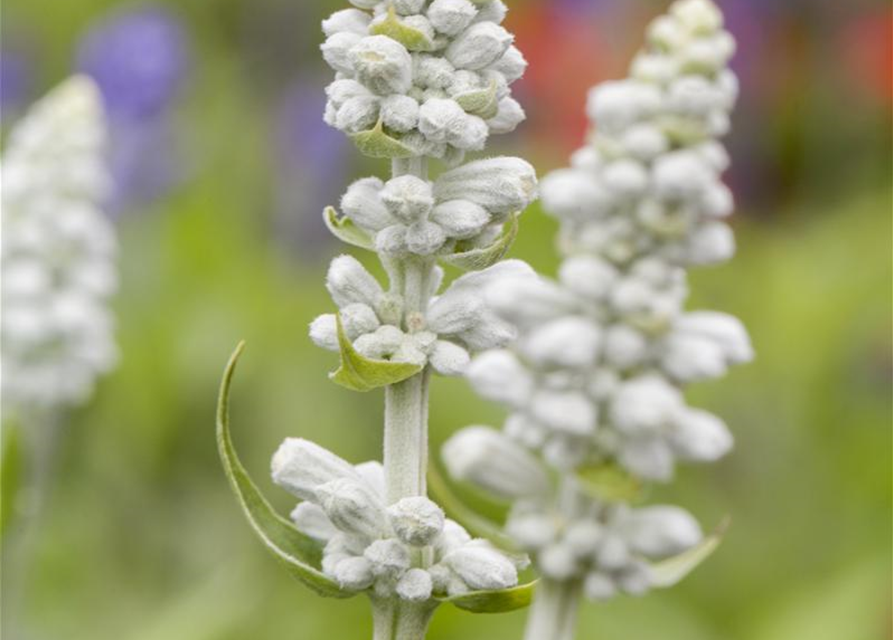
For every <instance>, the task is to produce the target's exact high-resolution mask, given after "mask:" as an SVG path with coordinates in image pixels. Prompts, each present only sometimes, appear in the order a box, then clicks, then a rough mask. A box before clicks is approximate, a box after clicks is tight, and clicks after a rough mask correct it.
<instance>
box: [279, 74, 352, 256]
mask: <svg viewBox="0 0 893 640" xmlns="http://www.w3.org/2000/svg"><path fill="white" fill-rule="evenodd" d="M324 108H325V93H324V91H323V88H322V85H321V84H320V85H317V84H315V83H313V82H307V81H306V80H298V81H295V82H294V83H293V84H292V85H291V86H290V87H289V88H288V89H287V90H286V91H285V94H284V95H283V97H282V98H281V100H280V102H279V105H278V107H277V110H278V112H277V115H276V118H275V122H274V127H275V129H274V131H273V139H274V145H275V153H276V161H275V166H276V170H277V175H276V180H277V184H276V212H275V225H276V227H277V235H280V236H285V237H286V238H288V239H289V240H290V241H292V242H293V243H294V244H295V245H297V246H298V247H299V248H300V249H301V250H302V253H306V252H310V251H314V250H315V249H320V248H324V247H325V240H326V239H327V238H329V233H328V231H327V230H326V228H325V225H324V224H323V221H322V210H323V208H325V207H326V206H327V205H330V204H331V205H337V203H338V200H339V198H340V196H341V188H342V185H343V184H344V181H345V180H346V175H347V170H348V169H349V166H348V165H349V162H350V160H349V154H348V144H347V142H346V141H345V139H344V136H342V135H341V134H339V132H338V131H336V130H335V129H332V128H331V127H329V126H327V125H326V124H325V123H323V120H322V112H323V110H324ZM320 240H323V242H320Z"/></svg>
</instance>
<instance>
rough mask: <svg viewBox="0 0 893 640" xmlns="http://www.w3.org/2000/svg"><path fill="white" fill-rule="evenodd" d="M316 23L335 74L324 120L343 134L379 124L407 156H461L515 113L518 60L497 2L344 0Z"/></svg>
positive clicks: (517, 117)
mask: <svg viewBox="0 0 893 640" xmlns="http://www.w3.org/2000/svg"><path fill="white" fill-rule="evenodd" d="M351 3H352V4H353V5H354V6H355V7H356V8H352V9H344V10H342V11H337V12H335V13H334V14H332V16H331V17H330V18H329V19H327V20H325V21H324V22H323V31H324V32H325V34H326V36H327V39H326V41H325V43H324V44H323V45H322V53H323V57H324V58H325V60H326V62H327V63H328V64H329V66H330V67H332V69H334V70H335V71H336V72H337V76H336V79H335V81H334V82H333V83H332V84H331V85H329V87H328V89H327V90H326V93H327V95H328V99H329V101H328V104H327V106H326V113H325V120H326V122H327V123H328V124H330V125H331V126H333V127H336V128H337V129H339V130H341V131H344V132H345V133H348V134H357V133H360V132H363V131H369V130H372V129H373V128H376V127H378V128H380V129H381V130H382V131H384V132H386V133H387V134H388V135H389V136H390V137H392V138H393V139H395V140H399V143H400V145H401V146H402V147H404V148H406V149H408V150H410V151H409V152H408V154H407V155H414V156H429V157H434V158H441V159H444V160H445V161H447V162H448V163H451V164H458V163H459V162H461V160H462V158H463V156H464V154H465V152H466V151H480V150H481V149H483V148H484V145H485V143H486V141H487V138H488V136H489V135H490V133H506V132H509V131H511V130H513V129H514V128H515V126H517V124H518V123H519V122H521V121H522V120H523V119H524V111H523V109H522V108H521V106H520V105H519V104H518V103H517V102H516V101H515V100H514V99H513V98H512V97H511V95H510V94H511V90H510V85H511V83H513V82H514V81H515V80H517V79H518V78H520V77H521V75H522V74H523V73H524V69H525V68H526V66H527V63H526V61H525V60H524V58H523V56H522V55H521V53H520V51H518V49H517V48H516V47H514V46H513V45H512V42H513V40H514V37H513V36H512V34H510V33H509V32H508V31H506V30H505V29H504V28H503V27H502V26H500V23H501V22H502V20H503V18H504V17H505V13H506V10H507V8H506V6H505V4H504V3H503V2H502V0H488V1H486V2H471V0H431V1H430V2H429V1H428V0H384V1H379V0H352V2H351Z"/></svg>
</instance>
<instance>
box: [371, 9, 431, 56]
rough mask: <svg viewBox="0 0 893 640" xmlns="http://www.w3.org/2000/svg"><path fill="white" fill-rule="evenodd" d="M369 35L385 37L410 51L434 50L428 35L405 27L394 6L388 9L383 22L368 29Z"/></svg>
mask: <svg viewBox="0 0 893 640" xmlns="http://www.w3.org/2000/svg"><path fill="white" fill-rule="evenodd" d="M369 33H371V34H372V35H374V36H387V37H389V38H391V39H392V40H396V41H397V42H399V43H400V44H402V45H403V46H404V47H406V48H407V49H409V50H410V51H431V50H432V49H433V48H434V42H432V41H431V38H429V37H428V34H426V33H424V32H422V31H419V30H418V29H416V28H414V27H410V26H408V25H406V24H405V23H404V22H403V21H402V20H400V18H398V17H397V11H396V10H395V9H394V5H391V6H389V7H388V15H387V16H386V17H385V19H384V20H382V21H381V22H378V23H376V24H373V25H372V26H371V27H370V28H369Z"/></svg>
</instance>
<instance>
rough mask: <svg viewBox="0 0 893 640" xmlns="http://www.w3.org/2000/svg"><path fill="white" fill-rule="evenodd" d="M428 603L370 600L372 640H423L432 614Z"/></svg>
mask: <svg viewBox="0 0 893 640" xmlns="http://www.w3.org/2000/svg"><path fill="white" fill-rule="evenodd" d="M434 609H435V607H434V605H432V604H431V603H430V602H407V601H406V600H390V599H388V600H384V599H381V598H376V597H373V598H372V625H373V627H372V628H373V636H372V638H373V640H424V638H425V633H426V632H427V631H428V623H429V622H431V616H432V615H433V614H434Z"/></svg>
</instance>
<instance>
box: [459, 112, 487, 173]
mask: <svg viewBox="0 0 893 640" xmlns="http://www.w3.org/2000/svg"><path fill="white" fill-rule="evenodd" d="M488 135H490V129H489V127H487V123H486V122H484V120H483V119H482V118H479V117H478V116H475V115H470V114H465V120H464V122H463V124H462V128H461V129H459V131H458V133H454V134H452V135H451V136H450V138H449V143H450V144H451V145H453V146H454V147H456V148H457V149H461V150H463V151H480V150H481V149H483V148H484V143H486V142H487V136H488ZM459 162H461V159H460V160H458V161H457V162H456V164H458V163H459Z"/></svg>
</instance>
